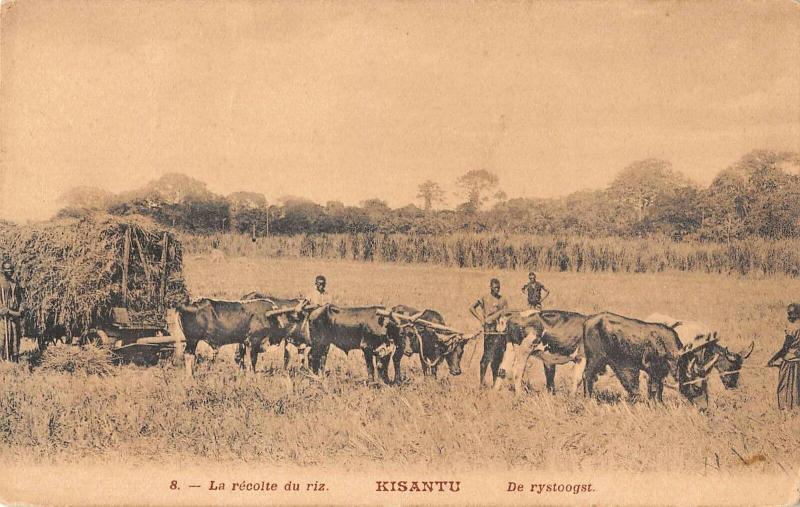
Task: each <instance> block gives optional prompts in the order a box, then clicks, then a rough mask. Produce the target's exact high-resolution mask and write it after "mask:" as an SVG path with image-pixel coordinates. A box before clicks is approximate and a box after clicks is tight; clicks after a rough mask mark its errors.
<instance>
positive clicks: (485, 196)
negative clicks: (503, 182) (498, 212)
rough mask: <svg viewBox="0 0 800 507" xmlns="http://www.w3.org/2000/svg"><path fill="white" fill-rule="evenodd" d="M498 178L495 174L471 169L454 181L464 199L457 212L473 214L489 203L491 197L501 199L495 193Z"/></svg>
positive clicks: (497, 193)
mask: <svg viewBox="0 0 800 507" xmlns="http://www.w3.org/2000/svg"><path fill="white" fill-rule="evenodd" d="M499 182H500V178H498V177H497V175H496V174H494V173H492V172H489V171H487V170H485V169H480V170H478V169H473V170H472V171H468V172H466V173H464V174H463V175H461V176H459V178H458V179H457V180H456V186H457V187H458V188H459V189H460V192H459V195H460V196H461V197H462V198H464V199H466V201H465V202H464V203H462V204H461V205H459V207H458V210H459V211H461V212H466V213H474V212H476V211H478V210H480V209H481V207H482V206H483V205H484V204H485V203H486V202H487V201H489V199H490V197H491V196H494V197H495V198H497V197H502V196H503V195H504V194H500V193H499V192H498V191H497V185H498V184H499Z"/></svg>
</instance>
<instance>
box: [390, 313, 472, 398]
mask: <svg viewBox="0 0 800 507" xmlns="http://www.w3.org/2000/svg"><path fill="white" fill-rule="evenodd" d="M392 313H402V314H405V315H409V316H414V317H416V318H419V319H422V320H425V321H428V322H433V323H434V324H441V325H444V324H445V321H444V317H442V314H440V313H439V312H437V311H435V310H424V311H422V312H421V313H420V312H419V310H417V309H416V308H412V307H410V306H406V305H397V306H395V307H392ZM387 332H388V335H389V338H390V340H391V341H392V342H394V343H395V344H396V345H397V349H396V350H395V352H394V354H393V355H392V362H393V363H394V381H395V383H400V382H402V381H403V380H404V377H403V375H402V372H401V367H400V363H401V360H402V359H403V355H407V356H411V355H413V354H419V357H420V364H421V365H422V374H423V375H426V376H427V375H432V376H434V377H435V376H436V371H437V368H438V367H439V364H440V363H441V362H442V360H445V361H446V362H447V366H448V368H449V370H450V375H453V376H457V375H461V356H462V355H463V354H464V343H465V340H464V339H462V338H461V337H460V336H455V335H452V336H449V337H444V338H442V337H440V335H439V334H437V333H436V332H435V331H434V330H432V329H431V328H429V327H427V326H425V325H423V324H414V323H408V324H404V323H403V322H399V321H396V320H393V321H391V322H389V323H388V325H387Z"/></svg>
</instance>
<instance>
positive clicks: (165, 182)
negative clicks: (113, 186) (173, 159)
mask: <svg viewBox="0 0 800 507" xmlns="http://www.w3.org/2000/svg"><path fill="white" fill-rule="evenodd" d="M140 192H141V193H142V194H143V195H145V196H148V195H156V196H158V197H160V198H161V200H162V201H164V202H167V203H170V204H180V203H182V202H184V201H187V200H193V201H199V200H203V199H209V198H211V197H213V194H212V193H211V192H210V191H209V190H208V189H207V188H206V184H205V183H203V182H202V181H200V180H198V179H195V178H192V177H191V176H187V175H185V174H181V173H167V174H165V175H164V176H162V177H160V178H158V179H157V180H153V181H151V182H150V183H148V184H147V185H145V186H144V188H142V189H141V191H140Z"/></svg>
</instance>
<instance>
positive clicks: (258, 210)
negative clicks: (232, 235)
mask: <svg viewBox="0 0 800 507" xmlns="http://www.w3.org/2000/svg"><path fill="white" fill-rule="evenodd" d="M226 200H227V201H228V205H229V207H230V214H231V216H230V224H231V229H233V230H235V231H238V232H243V233H250V234H252V235H253V237H254V238H255V236H260V235H263V234H265V233H266V227H267V225H266V220H267V216H266V206H267V199H266V197H264V194H260V193H258V192H234V193H232V194H230V195H228V197H226Z"/></svg>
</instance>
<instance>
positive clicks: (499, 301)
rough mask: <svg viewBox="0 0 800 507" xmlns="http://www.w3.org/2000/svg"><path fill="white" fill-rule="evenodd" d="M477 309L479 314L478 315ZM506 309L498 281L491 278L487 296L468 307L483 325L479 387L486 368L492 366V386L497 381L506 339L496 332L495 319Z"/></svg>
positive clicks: (506, 304)
mask: <svg viewBox="0 0 800 507" xmlns="http://www.w3.org/2000/svg"><path fill="white" fill-rule="evenodd" d="M478 308H480V309H481V312H480V313H478ZM507 308H508V301H507V300H506V298H505V297H503V296H502V295H501V294H500V280H498V279H497V278H492V280H491V281H490V282H489V294H487V295H485V296H483V297H481V298H479V299H478V300H477V301H475V302H474V303H473V304H472V306H470V307H469V313H471V314H472V316H473V317H475V318H476V319H478V320H479V321H481V324H483V332H484V335H483V356H482V357H481V378H480V383H481V387H483V385H484V381H483V379H484V377H485V376H486V367H487V366H489V364H491V366H492V385H494V382H495V381H496V380H497V372H498V370H499V369H500V363H501V362H502V360H503V352H504V351H505V346H506V339H505V335H502V334H500V333H498V332H497V319H498V318H499V317H500V316H501V315H502V313H503V310H505V309H507Z"/></svg>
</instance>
